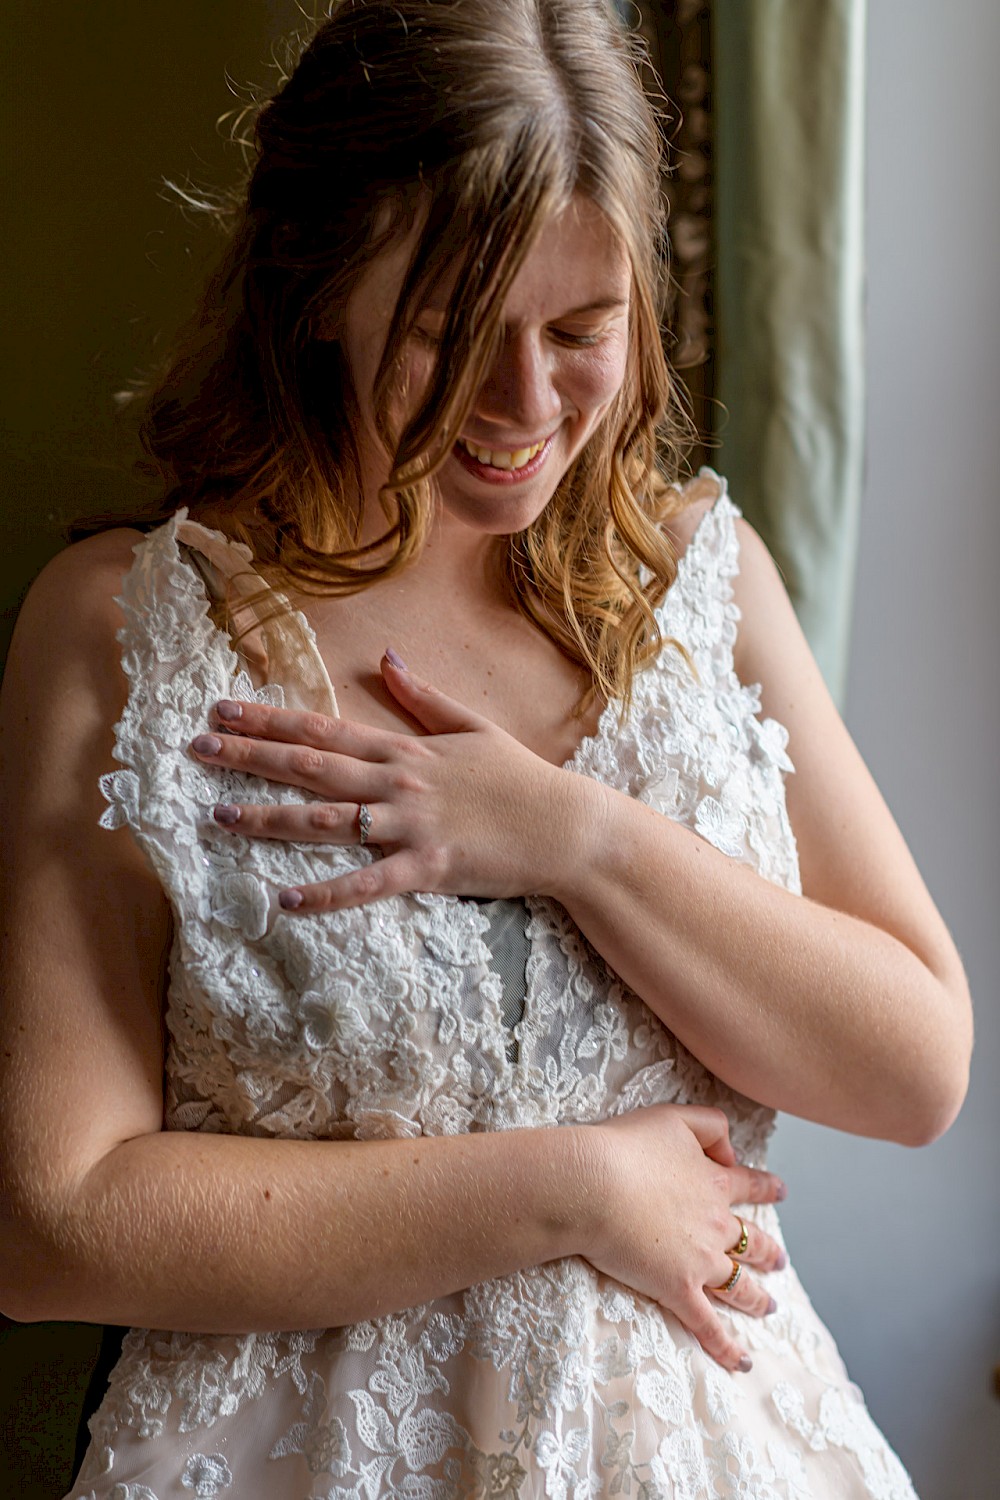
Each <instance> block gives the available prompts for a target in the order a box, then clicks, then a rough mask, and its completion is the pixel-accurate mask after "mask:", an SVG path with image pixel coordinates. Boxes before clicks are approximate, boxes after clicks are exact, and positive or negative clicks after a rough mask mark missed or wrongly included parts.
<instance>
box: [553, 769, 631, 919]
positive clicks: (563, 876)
mask: <svg viewBox="0 0 1000 1500" xmlns="http://www.w3.org/2000/svg"><path fill="white" fill-rule="evenodd" d="M613 795H614V793H613V792H611V791H610V789H609V788H608V787H606V786H604V785H603V783H602V782H599V781H595V780H594V779H593V778H592V777H590V776H581V775H580V774H579V772H576V771H565V770H559V771H556V773H555V778H554V781H553V784H552V787H551V791H550V796H549V798H548V801H547V808H548V815H547V817H546V818H545V819H544V820H542V821H541V822H540V823H539V825H538V830H537V833H538V836H539V837H541V838H543V839H544V840H545V848H544V849H540V850H539V855H540V866H541V868H542V869H543V870H544V872H545V874H544V876H543V881H542V883H541V884H540V885H539V886H538V891H539V894H541V895H543V896H551V897H552V899H553V900H555V901H559V902H561V903H562V904H563V905H564V906H568V905H569V903H570V901H571V899H572V898H573V897H574V895H576V894H577V893H578V892H579V890H580V886H581V882H584V881H586V880H587V878H588V876H589V874H590V872H591V871H593V870H594V868H595V865H596V861H597V859H598V856H599V852H600V850H601V848H602V846H603V843H604V838H605V831H606V828H607V823H608V818H609V815H610V800H611V798H612V796H613Z"/></svg>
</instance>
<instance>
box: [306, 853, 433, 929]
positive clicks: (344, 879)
mask: <svg viewBox="0 0 1000 1500" xmlns="http://www.w3.org/2000/svg"><path fill="white" fill-rule="evenodd" d="M426 858H427V856H426V851H425V854H424V856H423V858H422V859H421V861H420V862H418V861H417V859H416V857H415V856H414V855H413V853H412V851H410V850H405V851H401V852H400V853H398V854H392V855H390V856H389V858H388V859H380V860H378V861H377V862H376V863H375V864H371V865H363V866H362V867H361V868H360V869H359V870H352V871H351V872H350V874H349V875H341V876H339V877H338V879H336V880H324V881H322V882H320V883H319V884H318V885H297V886H292V887H290V888H289V889H288V890H285V891H280V892H279V893H278V905H279V906H280V907H281V908H282V910H283V911H287V912H294V913H295V915H296V916H309V915H315V914H316V913H318V912H324V911H347V910H349V909H350V908H351V907H355V906H364V905H365V904H366V903H367V902H369V901H384V900H386V899H387V898H388V897H390V896H402V895H403V894H405V892H407V891H418V890H427V889H429V888H430V887H429V885H428V879H427V877H426V876H424V875H423V873H422V871H423V869H424V867H425V863H426Z"/></svg>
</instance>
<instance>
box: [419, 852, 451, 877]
mask: <svg viewBox="0 0 1000 1500" xmlns="http://www.w3.org/2000/svg"><path fill="white" fill-rule="evenodd" d="M423 863H424V866H425V867H426V869H427V872H428V874H429V875H430V877H431V878H432V880H434V881H435V883H437V882H440V881H441V880H443V879H444V877H445V875H446V874H447V872H448V863H449V861H448V851H447V849H446V848H445V846H444V845H443V844H428V845H427V847H426V848H425V849H424V851H423Z"/></svg>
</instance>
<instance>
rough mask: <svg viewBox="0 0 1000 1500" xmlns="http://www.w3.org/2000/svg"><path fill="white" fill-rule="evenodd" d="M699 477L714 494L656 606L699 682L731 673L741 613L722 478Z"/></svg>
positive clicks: (736, 551) (736, 544) (705, 472)
mask: <svg viewBox="0 0 1000 1500" xmlns="http://www.w3.org/2000/svg"><path fill="white" fill-rule="evenodd" d="M698 478H699V479H702V480H710V481H712V482H713V483H714V484H715V486H716V490H717V493H716V498H715V500H714V502H713V504H712V505H711V506H710V507H709V508H708V509H707V510H706V511H705V513H704V515H703V516H702V518H701V520H700V521H699V522H698V525H697V527H696V528H695V532H694V535H693V536H692V537H691V540H690V542H689V543H688V546H687V549H686V551H685V552H684V554H683V556H682V557H681V558H680V561H679V563H678V566H677V577H676V578H675V580H674V582H673V585H672V586H671V588H670V589H669V590H668V592H667V596H666V598H665V599H664V601H663V604H662V605H661V606H660V611H659V623H660V629H661V630H662V632H663V634H664V636H667V637H672V638H673V639H674V640H677V641H680V642H682V643H683V645H684V646H685V648H686V650H687V652H688V653H689V655H690V658H691V662H692V664H693V665H694V668H695V671H696V672H697V674H698V676H699V678H700V679H701V680H702V681H709V680H712V679H719V678H725V679H728V678H729V676H730V675H731V674H732V671H733V649H734V647H735V645H736V632H737V626H738V624H739V619H740V612H739V608H738V606H737V604H736V603H735V601H734V599H733V586H732V581H733V579H734V578H735V577H736V576H737V574H738V573H739V570H740V541H739V534H738V532H737V530H736V521H737V520H738V519H739V517H740V515H741V512H740V510H739V508H738V507H737V506H736V505H734V504H733V501H732V499H731V498H730V495H729V487H728V485H727V483H726V481H725V479H724V478H723V477H722V476H721V475H720V474H717V473H716V472H715V470H714V469H710V468H707V467H706V468H702V469H700V470H699V473H698Z"/></svg>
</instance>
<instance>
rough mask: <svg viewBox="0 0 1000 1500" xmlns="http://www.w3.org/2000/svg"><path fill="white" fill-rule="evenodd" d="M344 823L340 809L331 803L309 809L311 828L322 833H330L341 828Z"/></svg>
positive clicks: (318, 804)
mask: <svg viewBox="0 0 1000 1500" xmlns="http://www.w3.org/2000/svg"><path fill="white" fill-rule="evenodd" d="M343 821H344V819H343V814H342V812H341V811H340V809H339V808H337V807H333V806H332V805H331V804H330V803H329V802H319V803H317V804H316V806H315V807H311V808H310V809H309V827H310V828H315V829H317V830H318V831H319V832H320V833H329V832H331V831H332V830H333V829H335V828H339V827H340V826H341V824H342V823H343Z"/></svg>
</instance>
